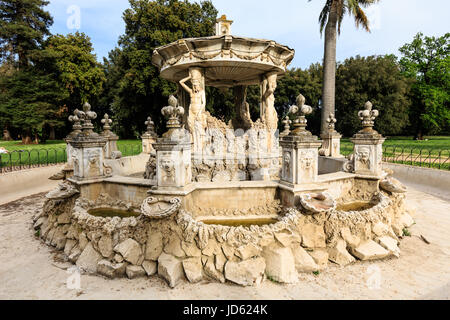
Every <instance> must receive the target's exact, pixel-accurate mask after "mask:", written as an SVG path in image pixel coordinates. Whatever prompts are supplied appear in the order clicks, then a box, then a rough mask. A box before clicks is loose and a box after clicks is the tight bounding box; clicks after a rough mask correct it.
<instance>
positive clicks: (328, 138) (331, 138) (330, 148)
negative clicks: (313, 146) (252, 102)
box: [319, 114, 343, 158]
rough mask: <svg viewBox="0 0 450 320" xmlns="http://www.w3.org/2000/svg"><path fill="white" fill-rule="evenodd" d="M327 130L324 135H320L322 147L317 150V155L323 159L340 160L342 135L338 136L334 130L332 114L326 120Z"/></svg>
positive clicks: (334, 120)
mask: <svg viewBox="0 0 450 320" xmlns="http://www.w3.org/2000/svg"><path fill="white" fill-rule="evenodd" d="M327 123H328V130H327V131H326V132H325V133H322V134H321V135H320V137H321V138H322V141H323V145H322V148H321V149H320V150H319V154H320V155H321V156H325V157H333V158H342V157H343V156H342V155H341V138H342V135H340V134H339V132H337V131H336V130H335V129H334V125H335V123H336V118H335V117H334V114H330V116H329V117H328V119H327Z"/></svg>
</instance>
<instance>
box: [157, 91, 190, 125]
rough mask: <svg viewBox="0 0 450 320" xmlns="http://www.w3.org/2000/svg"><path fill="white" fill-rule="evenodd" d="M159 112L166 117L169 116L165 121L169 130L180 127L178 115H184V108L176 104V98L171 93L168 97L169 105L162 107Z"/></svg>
mask: <svg viewBox="0 0 450 320" xmlns="http://www.w3.org/2000/svg"><path fill="white" fill-rule="evenodd" d="M161 113H162V114H163V116H165V117H166V118H169V119H168V121H167V128H168V129H169V131H170V129H179V128H181V123H180V116H182V115H184V108H183V107H181V106H178V100H177V98H175V97H174V96H173V95H171V96H170V97H169V105H168V106H167V107H164V108H162V110H161Z"/></svg>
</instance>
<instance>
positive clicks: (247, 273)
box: [225, 257, 266, 286]
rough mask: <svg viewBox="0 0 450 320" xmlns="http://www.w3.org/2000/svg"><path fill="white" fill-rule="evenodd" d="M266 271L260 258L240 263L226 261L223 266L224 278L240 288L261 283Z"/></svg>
mask: <svg viewBox="0 0 450 320" xmlns="http://www.w3.org/2000/svg"><path fill="white" fill-rule="evenodd" d="M265 269H266V263H265V260H264V259H263V258H261V257H259V258H251V259H249V260H245V261H241V262H233V261H228V262H227V263H226V264H225V278H226V279H227V280H229V281H231V282H234V283H236V284H239V285H241V286H254V285H258V284H260V283H261V282H262V280H263V278H264V271H265Z"/></svg>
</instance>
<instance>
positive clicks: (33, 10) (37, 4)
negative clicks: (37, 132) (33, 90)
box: [0, 0, 53, 141]
mask: <svg viewBox="0 0 450 320" xmlns="http://www.w3.org/2000/svg"><path fill="white" fill-rule="evenodd" d="M48 3H49V2H48V1H44V0H20V1H17V0H0V63H1V65H2V72H1V73H0V77H1V79H0V82H1V87H0V96H1V98H2V99H1V100H0V124H1V125H2V126H3V128H4V131H5V132H8V133H9V130H8V129H9V127H10V126H12V125H13V122H14V121H13V118H12V115H11V114H10V110H9V108H10V107H12V105H11V104H10V103H11V102H12V101H14V99H16V97H18V96H21V97H23V98H25V97H24V96H23V94H22V92H19V91H17V90H14V88H13V87H11V85H13V84H14V83H16V84H17V85H19V87H22V86H24V85H25V84H26V79H24V75H25V74H30V75H33V78H32V79H30V80H32V81H30V82H29V83H28V85H30V86H31V85H32V83H33V81H37V76H36V74H35V73H33V72H30V69H29V68H30V67H33V66H32V65H31V66H30V64H31V63H30V62H31V60H32V59H33V56H36V52H37V51H38V50H39V49H41V47H42V43H43V41H44V38H45V36H47V35H49V34H50V32H49V30H48V28H49V27H50V26H51V25H52V23H53V19H52V17H51V16H50V14H49V13H48V12H47V11H45V10H44V7H45V6H46V5H47V4H48ZM16 72H20V73H19V74H17V75H16V74H15V73H16ZM41 80H42V81H37V82H38V83H36V84H39V85H42V84H43V83H44V82H47V80H48V79H47V80H45V79H41ZM47 84H49V82H47ZM22 89H24V90H25V91H24V92H30V91H28V90H27V88H26V87H22ZM8 90H9V92H8ZM12 93H15V94H16V96H14V95H12ZM39 96H41V95H39ZM30 98H33V97H30ZM5 99H8V100H5ZM24 100H27V99H24ZM24 100H20V101H19V100H18V101H19V102H20V103H21V104H22V101H24ZM13 115H14V116H15V117H16V116H17V114H13ZM25 115H27V114H26V113H25ZM28 116H31V115H29V114H28ZM30 123H33V121H31V122H30ZM18 129H19V130H20V131H24V130H25V134H30V132H31V131H33V130H32V128H22V127H20V128H18ZM25 140H26V141H29V140H30V137H29V136H28V137H27V139H25Z"/></svg>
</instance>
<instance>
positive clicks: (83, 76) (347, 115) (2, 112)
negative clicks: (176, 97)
mask: <svg viewBox="0 0 450 320" xmlns="http://www.w3.org/2000/svg"><path fill="white" fill-rule="evenodd" d="M129 1H130V7H129V9H127V10H126V11H125V12H124V14H123V19H124V21H125V25H126V29H125V33H124V34H123V35H122V36H121V37H120V39H119V41H118V46H117V48H115V49H114V50H112V51H111V52H110V53H109V56H108V58H105V59H104V61H103V64H99V63H98V62H97V57H96V56H95V55H94V53H93V47H92V43H91V41H90V38H89V37H88V36H87V35H85V34H83V33H78V32H77V33H74V34H68V35H50V33H49V31H48V28H49V26H50V25H51V24H52V17H51V16H50V14H49V13H48V12H46V11H45V9H44V8H45V6H46V5H47V3H48V2H47V1H42V0H22V1H15V0H0V129H2V131H3V130H9V131H10V132H11V136H12V137H13V138H22V140H23V142H24V143H30V142H32V140H35V141H37V140H40V141H42V140H45V139H47V138H48V139H54V138H55V133H56V138H63V137H64V136H65V135H66V134H67V132H68V131H69V130H70V127H71V125H70V124H69V123H68V121H67V117H68V115H69V114H70V113H71V112H72V111H73V110H74V109H75V108H80V107H81V106H82V104H83V103H84V102H85V101H90V102H91V104H92V106H93V108H94V111H96V112H97V113H98V114H99V115H100V116H102V115H103V114H104V113H106V112H107V113H109V114H111V115H112V116H113V118H114V126H115V127H114V130H115V131H116V132H117V133H118V134H119V135H120V136H121V138H136V137H139V135H140V134H141V133H142V132H143V131H144V127H145V126H144V121H145V119H146V118H147V117H148V116H151V117H152V118H153V120H154V121H155V123H156V127H157V130H158V131H159V133H162V131H163V130H164V124H163V120H162V115H161V112H160V110H161V107H163V106H164V105H166V104H167V99H168V97H169V95H170V94H174V93H176V90H177V89H176V86H175V84H173V83H170V82H167V81H165V80H163V79H161V78H160V77H159V72H158V70H157V68H156V67H154V66H153V65H152V64H151V58H152V53H153V50H154V49H155V48H156V47H159V46H161V45H164V44H167V43H170V42H173V41H176V40H178V39H180V38H186V37H201V36H209V35H212V34H213V33H214V24H215V21H216V17H217V10H216V9H215V8H214V6H213V5H212V3H211V2H210V1H202V2H190V1H187V0H154V1H150V0H129ZM449 38H450V34H446V35H444V36H442V37H439V38H434V37H424V36H423V35H422V34H420V33H419V34H418V35H417V36H416V37H415V38H414V40H413V42H412V43H410V44H406V45H405V46H403V47H402V48H401V49H400V52H401V54H402V57H401V58H400V60H398V59H397V58H396V57H394V56H392V55H387V56H371V57H359V56H357V57H353V58H349V59H347V60H345V61H343V62H341V63H338V65H337V68H336V115H335V116H336V118H337V119H338V122H337V129H338V131H340V132H341V133H343V134H344V135H345V136H350V135H352V134H353V133H355V132H356V131H357V130H359V128H360V121H359V119H358V117H357V112H358V110H360V109H361V108H362V107H363V105H364V102H365V101H367V100H371V101H372V103H373V104H374V107H375V108H377V109H378V110H380V117H379V119H378V121H376V129H377V130H378V131H379V132H381V133H382V134H384V135H398V134H411V133H415V134H416V137H418V138H420V137H422V135H423V134H434V133H446V132H447V133H448V132H449V131H450V108H449V93H450V90H449V84H450V80H449V76H450V70H449V68H450V60H449V59H450V58H449ZM323 77H324V70H323V66H322V64H313V65H311V66H310V67H309V68H307V69H300V68H293V69H290V70H288V72H287V73H286V74H285V75H284V76H283V77H282V78H280V79H279V80H278V86H277V90H276V92H275V97H276V101H275V108H276V110H277V112H278V115H279V118H280V128H282V127H281V120H282V119H283V118H284V117H285V116H286V114H287V111H288V108H289V106H290V105H292V104H294V103H295V99H296V97H297V96H298V94H299V93H302V94H303V95H304V96H305V97H306V103H307V104H308V105H311V106H312V107H313V108H314V112H313V114H311V115H309V116H308V120H309V122H308V127H309V129H310V130H311V131H313V133H314V134H319V133H320V126H321V111H322V91H323ZM259 100H260V89H259V86H250V87H249V88H248V91H247V101H248V102H249V105H250V113H251V116H252V118H253V120H256V119H257V118H259V108H260V105H259ZM206 108H207V110H208V111H209V112H210V113H211V114H213V115H214V116H216V117H218V118H220V119H222V120H223V121H225V122H228V121H229V120H231V119H232V118H233V117H234V112H235V108H234V101H233V90H232V89H227V90H219V89H216V88H207V106H206ZM97 122H98V121H97ZM0 134H1V132H0Z"/></svg>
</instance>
